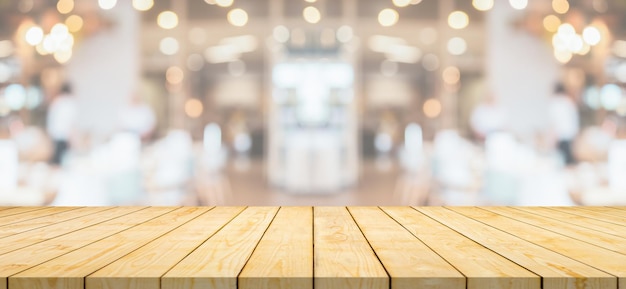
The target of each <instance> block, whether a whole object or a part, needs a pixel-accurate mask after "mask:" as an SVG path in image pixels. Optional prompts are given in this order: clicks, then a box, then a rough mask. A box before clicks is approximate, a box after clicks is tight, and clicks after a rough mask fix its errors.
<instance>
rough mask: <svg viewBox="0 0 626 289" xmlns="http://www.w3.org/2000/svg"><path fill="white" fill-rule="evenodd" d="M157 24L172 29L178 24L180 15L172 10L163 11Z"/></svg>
mask: <svg viewBox="0 0 626 289" xmlns="http://www.w3.org/2000/svg"><path fill="white" fill-rule="evenodd" d="M157 24H158V25H159V27H161V28H163V29H172V28H174V27H176V26H178V15H176V13H174V12H172V11H163V12H161V13H160V14H159V16H158V17H157Z"/></svg>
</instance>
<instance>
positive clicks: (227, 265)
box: [161, 207, 278, 289]
mask: <svg viewBox="0 0 626 289" xmlns="http://www.w3.org/2000/svg"><path fill="white" fill-rule="evenodd" d="M277 211H278V208H277V207H250V208H247V209H245V210H244V211H243V212H242V213H241V214H239V215H238V216H237V217H235V218H234V219H233V220H232V221H231V222H230V223H228V224H227V225H226V226H224V228H222V229H221V230H220V231H218V232H217V233H215V235H213V237H211V238H209V239H208V240H207V241H206V242H205V243H204V244H202V245H201V246H200V247H198V248H197V249H196V250H195V251H193V252H192V253H190V254H189V255H188V256H187V257H185V258H184V259H183V260H182V261H180V263H178V264H177V265H176V266H174V267H173V268H172V269H171V270H170V271H169V272H168V273H166V274H165V275H164V276H163V277H162V278H161V288H163V289H183V288H193V289H200V288H202V289H236V288H237V276H238V275H239V273H240V272H241V269H243V266H244V265H245V264H246V261H247V260H248V258H250V255H252V251H253V250H254V248H255V247H256V245H257V244H258V242H259V240H260V239H261V237H262V236H263V233H264V232H265V230H266V229H267V228H268V226H269V224H270V222H271V221H272V219H273V218H274V216H275V215H276V212H277Z"/></svg>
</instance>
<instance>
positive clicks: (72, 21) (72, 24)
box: [65, 15, 84, 32]
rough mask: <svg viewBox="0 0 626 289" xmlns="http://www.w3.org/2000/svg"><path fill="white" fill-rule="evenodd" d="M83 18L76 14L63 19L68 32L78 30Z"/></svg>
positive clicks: (80, 27)
mask: <svg viewBox="0 0 626 289" xmlns="http://www.w3.org/2000/svg"><path fill="white" fill-rule="evenodd" d="M83 23H84V22H83V18H82V17H80V16H78V15H70V16H69V17H67V19H65V25H67V29H68V30H69V31H70V32H78V31H80V30H81V29H82V28H83Z"/></svg>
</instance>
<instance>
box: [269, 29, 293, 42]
mask: <svg viewBox="0 0 626 289" xmlns="http://www.w3.org/2000/svg"><path fill="white" fill-rule="evenodd" d="M272 36H273V37H274V40H276V41H277V42H280V43H286V42H287V41H289V29H288V28H287V27H285V26H283V25H278V26H276V27H274V30H272Z"/></svg>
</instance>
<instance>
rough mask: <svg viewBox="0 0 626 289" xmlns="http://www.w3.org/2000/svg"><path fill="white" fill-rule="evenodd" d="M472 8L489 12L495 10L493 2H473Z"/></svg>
mask: <svg viewBox="0 0 626 289" xmlns="http://www.w3.org/2000/svg"><path fill="white" fill-rule="evenodd" d="M472 6H474V8H475V9H476V10H478V11H488V10H491V8H493V0H473V1H472Z"/></svg>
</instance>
